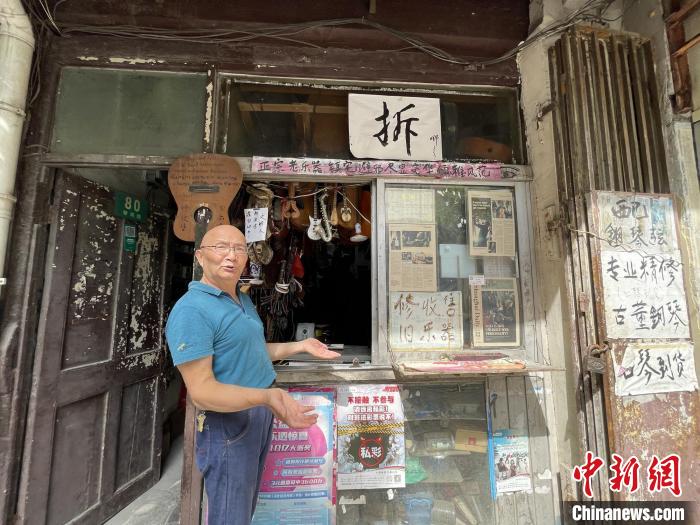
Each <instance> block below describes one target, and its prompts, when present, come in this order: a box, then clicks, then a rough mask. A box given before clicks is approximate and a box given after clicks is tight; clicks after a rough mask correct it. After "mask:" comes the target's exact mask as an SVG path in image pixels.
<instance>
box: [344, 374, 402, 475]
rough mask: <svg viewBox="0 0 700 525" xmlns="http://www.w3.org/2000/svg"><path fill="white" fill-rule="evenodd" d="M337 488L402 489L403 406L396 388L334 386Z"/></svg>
mask: <svg viewBox="0 0 700 525" xmlns="http://www.w3.org/2000/svg"><path fill="white" fill-rule="evenodd" d="M336 414H337V418H338V489H380V488H397V487H398V488H401V487H405V486H406V451H405V447H404V417H403V404H402V402H401V395H400V392H399V387H398V386H397V385H343V386H339V387H338V402H337V407H336Z"/></svg>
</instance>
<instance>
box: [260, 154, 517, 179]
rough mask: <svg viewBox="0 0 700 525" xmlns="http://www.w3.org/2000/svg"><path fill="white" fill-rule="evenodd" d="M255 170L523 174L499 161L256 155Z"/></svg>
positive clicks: (461, 175)
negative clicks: (394, 159) (430, 160)
mask: <svg viewBox="0 0 700 525" xmlns="http://www.w3.org/2000/svg"><path fill="white" fill-rule="evenodd" d="M251 171H252V172H253V173H273V174H275V175H334V176H340V177H344V176H348V177H349V176H353V175H363V176H373V177H391V176H397V177H400V176H406V175H408V176H412V177H433V178H436V179H443V178H444V179H464V180H504V179H513V178H516V177H524V176H525V172H524V170H523V168H522V167H520V166H504V165H502V164H498V163H496V162H487V163H472V162H441V161H438V162H411V161H385V160H343V159H314V158H306V157H304V158H293V157H253V160H252V163H251Z"/></svg>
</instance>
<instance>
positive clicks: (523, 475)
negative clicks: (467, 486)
mask: <svg viewBox="0 0 700 525" xmlns="http://www.w3.org/2000/svg"><path fill="white" fill-rule="evenodd" d="M491 472H492V475H493V477H494V478H495V485H496V493H497V494H504V493H507V492H522V491H530V490H532V482H531V480H530V453H529V446H528V441H527V436H517V435H514V434H513V432H512V431H511V430H496V431H494V433H493V465H492V470H491Z"/></svg>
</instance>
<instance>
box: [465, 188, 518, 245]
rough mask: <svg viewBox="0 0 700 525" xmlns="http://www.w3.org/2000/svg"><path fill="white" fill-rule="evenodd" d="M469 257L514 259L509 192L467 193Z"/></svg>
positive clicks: (511, 208) (511, 198) (512, 212)
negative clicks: (504, 257) (507, 257)
mask: <svg viewBox="0 0 700 525" xmlns="http://www.w3.org/2000/svg"><path fill="white" fill-rule="evenodd" d="M467 210H468V212H469V253H470V255H472V256H499V257H501V256H509V257H514V256H515V207H514V206H513V194H512V193H511V192H510V191H503V190H494V191H469V192H468V200H467Z"/></svg>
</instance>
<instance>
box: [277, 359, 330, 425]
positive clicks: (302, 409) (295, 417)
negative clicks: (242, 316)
mask: <svg viewBox="0 0 700 525" xmlns="http://www.w3.org/2000/svg"><path fill="white" fill-rule="evenodd" d="M334 353H335V352H334ZM268 392H269V401H268V403H267V405H268V406H269V407H270V410H272V413H273V414H274V415H275V417H276V418H277V419H279V420H280V421H282V422H283V423H285V424H286V425H288V426H289V427H290V428H308V427H310V426H312V425H314V424H316V420H317V419H318V415H317V414H312V413H311V412H312V411H313V410H314V407H310V406H304V405H302V404H301V403H299V402H298V401H297V400H296V399H294V398H293V397H292V396H290V395H289V394H288V393H287V392H285V391H284V390H282V389H281V388H271V389H269V390H268Z"/></svg>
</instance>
